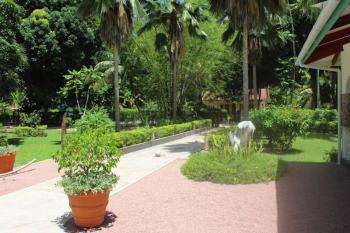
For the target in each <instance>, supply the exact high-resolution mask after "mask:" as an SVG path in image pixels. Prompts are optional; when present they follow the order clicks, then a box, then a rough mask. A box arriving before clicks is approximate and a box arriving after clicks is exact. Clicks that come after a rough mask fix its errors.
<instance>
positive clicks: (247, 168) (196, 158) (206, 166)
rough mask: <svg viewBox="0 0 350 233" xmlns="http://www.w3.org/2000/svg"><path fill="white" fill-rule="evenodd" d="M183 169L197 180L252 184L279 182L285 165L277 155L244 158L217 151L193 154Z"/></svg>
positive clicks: (189, 176)
mask: <svg viewBox="0 0 350 233" xmlns="http://www.w3.org/2000/svg"><path fill="white" fill-rule="evenodd" d="M181 170H182V173H183V174H185V175H186V176H187V177H188V178H190V179H193V180H195V181H210V182H213V183H224V184H251V183H260V182H268V181H272V180H276V179H278V178H279V177H280V176H281V175H282V174H283V172H284V171H285V164H284V163H283V162H281V161H280V160H279V158H278V157H275V156H262V155H259V154H257V155H249V156H242V155H237V154H236V155H235V154H231V153H223V151H222V150H214V151H209V152H200V153H196V154H194V155H192V156H191V158H190V159H189V161H188V162H187V163H186V164H185V165H184V166H183V167H182V168H181Z"/></svg>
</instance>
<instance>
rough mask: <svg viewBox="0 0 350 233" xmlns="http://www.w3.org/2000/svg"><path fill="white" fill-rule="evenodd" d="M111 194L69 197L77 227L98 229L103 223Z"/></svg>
mask: <svg viewBox="0 0 350 233" xmlns="http://www.w3.org/2000/svg"><path fill="white" fill-rule="evenodd" d="M108 197H109V192H103V193H88V194H79V195H68V199H69V205H70V207H71V209H72V213H73V218H74V223H75V225H77V226H79V227H85V228H90V227H96V226H99V225H101V224H102V223H103V221H104V217H105V214H106V207H107V204H108Z"/></svg>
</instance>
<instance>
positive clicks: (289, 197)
mask: <svg viewBox="0 0 350 233" xmlns="http://www.w3.org/2000/svg"><path fill="white" fill-rule="evenodd" d="M183 163H184V161H181V160H179V161H176V162H173V163H171V164H170V165H168V166H166V167H164V168H162V169H160V170H159V171H156V172H154V173H152V174H151V175H149V176H147V177H145V178H143V179H142V180H140V181H139V182H137V183H135V184H134V185H131V186H129V187H128V188H126V189H125V190H123V191H121V192H119V193H117V194H115V195H113V196H111V198H110V204H109V206H108V210H109V211H110V212H109V217H108V218H107V219H106V224H105V225H104V226H102V227H101V228H99V229H94V231H98V232H121V233H123V232H125V233H126V232H127V233H134V232H135V233H136V232H137V233H143V232H147V233H151V232H152V233H153V232H159V233H167V232H169V233H170V232H171V233H177V232H179V233H180V232H181V233H187V232H190V233H192V232H194V233H197V232H198V233H206V232H208V233H209V232H210V233H211V232H213V233H226V232H230V233H231V232H232V233H236V232H237V233H265V232H266V233H347V232H350V221H349V216H350V171H349V170H348V169H345V168H343V167H339V166H336V165H333V164H316V163H309V164H307V163H306V164H305V163H289V168H288V172H287V174H285V175H284V176H283V177H282V178H281V179H280V180H279V181H278V182H271V183H268V184H257V185H235V186H232V185H219V184H212V183H208V182H202V183H199V182H193V181H191V180H188V179H187V178H186V177H184V176H183V175H182V174H181V172H180V167H181V165H182V164H183ZM30 169H31V170H32V171H30V172H29V171H28V172H27V173H21V174H19V175H17V176H14V177H10V179H17V181H18V182H11V181H10V180H8V181H5V182H4V181H1V180H0V194H2V193H6V192H11V190H12V191H14V190H17V189H19V188H23V187H27V186H29V185H31V184H37V183H40V182H42V181H45V180H47V179H51V178H54V177H56V176H58V173H57V172H56V167H55V165H54V163H53V162H52V161H50V160H49V161H44V162H40V163H37V164H35V165H34V166H33V167H31V168H30ZM65 230H66V231H67V232H82V231H80V230H78V229H76V228H75V227H74V225H73V224H72V220H69V221H68V223H67V224H66V225H65Z"/></svg>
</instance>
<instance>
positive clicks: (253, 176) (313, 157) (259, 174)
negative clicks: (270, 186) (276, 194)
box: [181, 134, 337, 184]
mask: <svg viewBox="0 0 350 233" xmlns="http://www.w3.org/2000/svg"><path fill="white" fill-rule="evenodd" d="M336 146H337V138H336V136H334V135H330V134H309V135H308V136H304V137H299V138H297V140H296V142H295V143H294V145H293V148H292V149H291V150H288V151H284V152H282V151H281V150H280V149H277V148H276V149H274V148H268V147H266V146H265V150H264V152H262V153H260V154H255V155H250V156H248V157H241V156H238V155H225V154H224V153H223V151H221V150H220V151H218V150H217V151H209V152H208V153H206V152H201V153H196V154H194V155H192V156H191V158H190V159H189V160H188V161H187V162H186V164H184V165H183V166H182V168H181V171H182V173H183V174H184V175H186V176H187V177H188V178H190V179H193V180H195V181H211V182H214V183H225V184H250V183H260V182H267V181H271V180H276V179H278V178H279V177H280V176H281V175H282V174H283V173H284V171H285V170H286V168H287V166H288V162H303V163H305V162H308V163H320V162H326V161H325V154H326V152H328V151H330V150H331V149H332V147H336Z"/></svg>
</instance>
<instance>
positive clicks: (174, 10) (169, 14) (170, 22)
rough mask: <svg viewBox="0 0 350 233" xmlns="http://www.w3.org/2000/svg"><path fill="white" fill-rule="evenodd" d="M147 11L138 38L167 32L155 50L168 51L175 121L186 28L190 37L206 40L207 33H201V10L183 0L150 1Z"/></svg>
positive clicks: (147, 3) (161, 36) (159, 37)
mask: <svg viewBox="0 0 350 233" xmlns="http://www.w3.org/2000/svg"><path fill="white" fill-rule="evenodd" d="M145 9H146V10H147V11H148V13H149V14H148V20H147V21H146V22H145V23H144V24H143V26H142V27H141V28H140V30H139V34H142V33H144V32H146V31H149V30H151V29H153V28H156V27H158V26H160V27H162V29H163V30H164V31H165V32H166V33H164V32H159V33H157V34H156V38H155V46H156V49H157V50H161V49H162V48H166V49H167V52H168V54H169V61H170V64H171V67H172V110H173V111H172V117H173V120H175V119H176V110H177V104H176V99H177V63H178V61H179V58H181V57H183V55H184V52H185V50H184V47H185V38H184V28H185V27H187V29H188V33H189V35H190V36H193V37H196V38H199V39H203V40H205V39H206V38H207V35H206V34H205V32H203V31H200V29H199V22H200V21H202V20H204V19H205V17H203V16H202V9H201V8H200V7H194V6H192V4H191V2H187V3H185V2H184V1H183V0H165V1H158V0H148V1H146V4H145Z"/></svg>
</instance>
